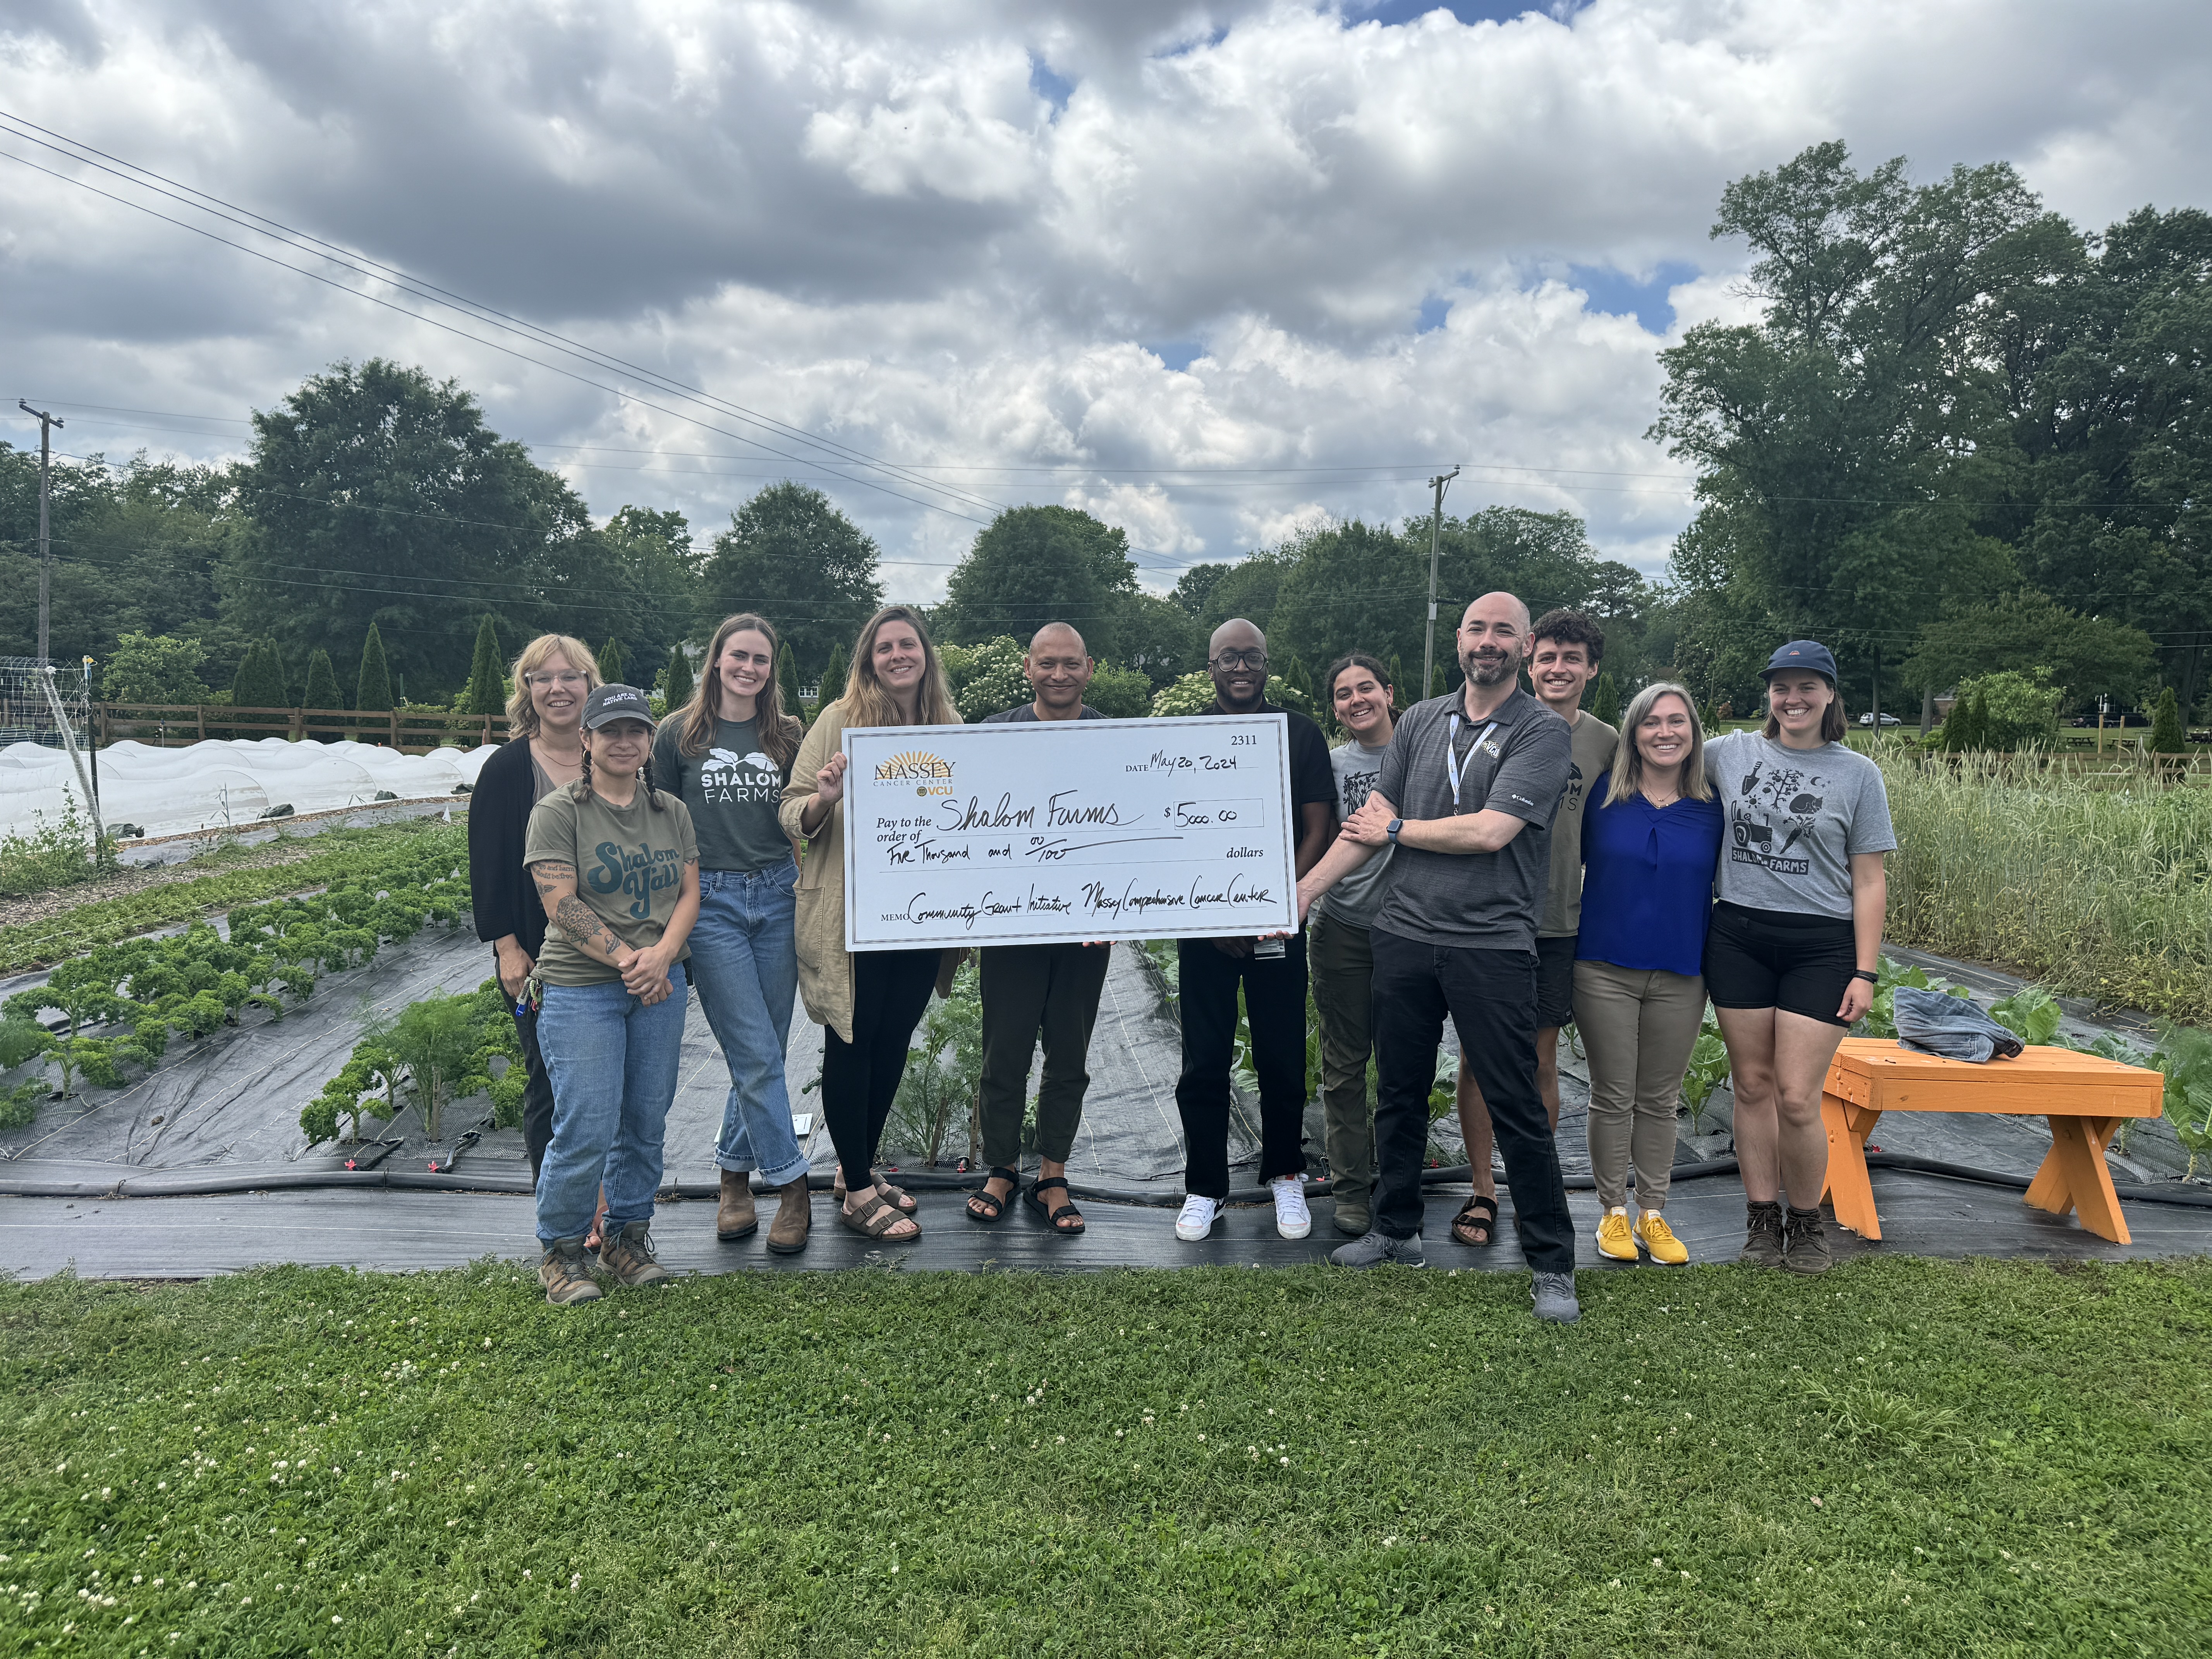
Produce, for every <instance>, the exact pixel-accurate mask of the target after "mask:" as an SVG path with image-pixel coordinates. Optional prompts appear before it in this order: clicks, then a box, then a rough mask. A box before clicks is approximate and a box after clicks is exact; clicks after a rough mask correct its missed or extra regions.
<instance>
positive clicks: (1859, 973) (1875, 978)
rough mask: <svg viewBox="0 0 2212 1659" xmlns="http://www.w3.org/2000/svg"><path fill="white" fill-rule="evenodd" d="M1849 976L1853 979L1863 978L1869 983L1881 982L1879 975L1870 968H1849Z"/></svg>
mask: <svg viewBox="0 0 2212 1659" xmlns="http://www.w3.org/2000/svg"><path fill="white" fill-rule="evenodd" d="M1851 977H1852V978H1853V979H1863V980H1864V981H1866V982H1867V983H1868V984H1869V985H1879V984H1881V975H1880V974H1877V973H1875V970H1874V969H1871V968H1854V969H1851Z"/></svg>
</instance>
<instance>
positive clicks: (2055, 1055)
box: [1820, 1037, 2166, 1244]
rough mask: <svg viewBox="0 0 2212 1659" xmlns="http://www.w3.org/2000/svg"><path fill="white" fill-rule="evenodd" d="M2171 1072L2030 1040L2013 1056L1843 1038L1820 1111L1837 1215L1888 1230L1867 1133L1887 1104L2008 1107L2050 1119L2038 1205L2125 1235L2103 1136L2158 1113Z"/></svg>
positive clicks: (2115, 1237)
mask: <svg viewBox="0 0 2212 1659" xmlns="http://www.w3.org/2000/svg"><path fill="white" fill-rule="evenodd" d="M2165 1096H2166V1079H2164V1078H2163V1077H2161V1076H2160V1075H2159V1073H2156V1072H2153V1071H2147V1070H2145V1069H2144V1068H2142V1066H2123V1065H2121V1064H2120V1063H2119V1062H2118V1060H2106V1059H2105V1058H2104V1057H2103V1056H2101V1055H2099V1054H2077V1053H2075V1051H2074V1050H2073V1049H2071V1048H2030V1049H2028V1050H2027V1051H2026V1052H2025V1053H2023V1054H2021V1055H2020V1057H2019V1058H2018V1059H2016V1060H1990V1061H1989V1062H1988V1063H1987V1064H1985V1065H1980V1066H1977V1065H1974V1064H1973V1063H1972V1062H1971V1061H1968V1060H1945V1059H1943V1058H1942V1057H1941V1056H1939V1055H1936V1054H1918V1053H1916V1052H1915V1051H1914V1050H1912V1049H1910V1048H1899V1047H1898V1045H1897V1044H1896V1042H1894V1041H1893V1040H1891V1039H1889V1038H1887V1037H1845V1038H1844V1042H1843V1046H1842V1048H1838V1050H1837V1051H1836V1058H1835V1060H1834V1062H1833V1063H1832V1065H1831V1066H1829V1067H1828V1078H1827V1082H1826V1085H1824V1086H1823V1089H1822V1092H1821V1095H1820V1116H1821V1119H1822V1121H1824V1122H1825V1123H1826V1125H1827V1129H1828V1185H1827V1189H1826V1192H1825V1193H1824V1194H1822V1196H1823V1197H1825V1198H1827V1199H1829V1200H1832V1202H1833V1204H1834V1206H1835V1210H1836V1219H1837V1220H1838V1222H1840V1223H1842V1224H1843V1225H1844V1226H1846V1227H1849V1228H1850V1230H1851V1231H1853V1232H1855V1233H1857V1234H1858V1235H1859V1237H1862V1238H1880V1237H1881V1217H1880V1216H1878V1215H1876V1214H1875V1207H1874V1188H1873V1187H1872V1186H1871V1185H1870V1184H1869V1182H1868V1180H1867V1165H1866V1143H1867V1136H1868V1135H1869V1133H1871V1132H1872V1131H1873V1129H1874V1126H1875V1124H1876V1123H1877V1122H1879V1121H1881V1115H1882V1114H1883V1113H1884V1112H2004V1113H2008V1114H2012V1115H2018V1116H2022V1117H2030V1116H2040V1117H2044V1118H2047V1119H2048V1120H2049V1121H2050V1123H2051V1151H2050V1152H2049V1153H2048V1154H2047V1155H2046V1156H2045V1158H2044V1160H2043V1167H2042V1168H2041V1169H2039V1170H2037V1171H2036V1172H2035V1179H2034V1180H2033V1182H2030V1183H2029V1185H2028V1188H2027V1201H2028V1202H2029V1203H2030V1204H2032V1205H2033V1206H2035V1207H2036V1208H2037V1209H2039V1210H2048V1211H2050V1212H2051V1213H2052V1214H2053V1215H2064V1214H2065V1213H2066V1212H2067V1211H2069V1210H2077V1211H2079V1212H2081V1225H2083V1226H2085V1227H2087V1229H2088V1230H2089V1231H2091V1232H2093V1233H2095V1234H2097V1235H2099V1236H2100V1237H2104V1238H2109V1239H2111V1240H2112V1242H2113V1243H2116V1244H2124V1243H2127V1242H2128V1224H2127V1223H2126V1221H2125V1220H2124V1219H2123V1218H2121V1215H2120V1198H2119V1194H2118V1193H2116V1192H2114V1191H2113V1190H2112V1172H2111V1171H2110V1170H2107V1169H2106V1167H2105V1146H2106V1142H2108V1141H2110V1140H2111V1139H2112V1131H2113V1130H2114V1129H2116V1128H2118V1127H2119V1122H2120V1120H2121V1119H2122V1118H2124V1117H2156V1116H2157V1115H2159V1113H2160V1110H2161V1109H2162V1108H2163V1106H2164V1103H2165Z"/></svg>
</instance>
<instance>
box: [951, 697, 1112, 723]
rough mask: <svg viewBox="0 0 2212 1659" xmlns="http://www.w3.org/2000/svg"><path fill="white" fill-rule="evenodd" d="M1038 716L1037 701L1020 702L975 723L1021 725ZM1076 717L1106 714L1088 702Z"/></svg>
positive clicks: (1084, 717) (1090, 717)
mask: <svg viewBox="0 0 2212 1659" xmlns="http://www.w3.org/2000/svg"><path fill="white" fill-rule="evenodd" d="M1036 717H1037V711H1036V703H1034V702H1018V703H1016V704H1015V705H1014V706H1013V707H1012V708H1004V709H1001V710H1000V711H999V713H997V714H986V715H984V716H983V718H982V719H981V720H977V721H976V722H975V724H976V725H978V726H1019V725H1020V724H1021V723H1022V722H1023V721H1024V720H1036ZM1075 718H1076V719H1078V720H1104V719H1105V718H1106V716H1105V715H1103V714H1100V713H1099V712H1098V711H1097V709H1096V708H1092V707H1091V705H1090V704H1089V703H1087V702H1086V703H1085V704H1084V705H1083V712H1082V713H1081V714H1078V715H1077V716H1076V717H1075Z"/></svg>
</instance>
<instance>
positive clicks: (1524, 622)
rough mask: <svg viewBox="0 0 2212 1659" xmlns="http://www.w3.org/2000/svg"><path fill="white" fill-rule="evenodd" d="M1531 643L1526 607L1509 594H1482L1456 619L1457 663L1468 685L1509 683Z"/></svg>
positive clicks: (1532, 641)
mask: <svg viewBox="0 0 2212 1659" xmlns="http://www.w3.org/2000/svg"><path fill="white" fill-rule="evenodd" d="M1534 642H1535V641H1534V640H1533V639H1532V638H1530V636H1529V629H1528V606H1527V605H1523V604H1522V603H1521V601H1520V600H1519V599H1516V598H1515V597H1514V596H1513V595H1512V594H1510V593H1486V594H1484V595H1483V596H1482V597H1481V598H1480V599H1477V600H1476V601H1475V602H1474V604H1473V605H1469V606H1468V608H1467V614H1466V615H1465V616H1464V617H1462V618H1461V619H1460V624H1459V665H1460V668H1461V670H1462V671H1463V672H1464V673H1465V674H1466V675H1467V678H1468V684H1470V685H1474V686H1480V687H1489V686H1496V685H1506V684H1511V682H1512V680H1513V678H1514V676H1515V675H1516V674H1518V673H1519V672H1520V671H1521V662H1522V659H1523V658H1525V657H1526V656H1527V655H1528V648H1529V647H1530V646H1532V645H1533V644H1534Z"/></svg>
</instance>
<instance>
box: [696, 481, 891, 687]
mask: <svg viewBox="0 0 2212 1659" xmlns="http://www.w3.org/2000/svg"><path fill="white" fill-rule="evenodd" d="M877 561H878V553H877V550H876V544H875V543H874V542H873V541H872V540H871V539H869V538H868V537H867V535H866V533H865V532H862V531H861V529H860V526H857V525H855V524H854V522H853V521H852V520H850V519H848V518H847V517H846V516H845V515H844V514H843V513H840V512H839V511H838V510H837V509H836V507H835V506H833V505H831V503H830V501H829V497H828V496H827V495H823V493H822V492H821V491H820V490H818V489H812V488H811V487H810V486H808V485H805V484H801V483H790V482H789V481H786V482H784V483H776V484H771V485H769V487H768V488H767V489H763V490H762V491H761V492H760V493H759V494H758V495H755V496H754V497H753V498H752V499H751V500H750V501H747V502H746V503H745V504H744V506H743V507H739V508H738V510H737V511H736V512H735V513H732V515H731V518H730V527H729V528H728V529H727V530H726V531H724V532H722V533H721V534H720V535H719V536H717V537H716V538H714V550H713V551H712V552H711V553H710V554H709V555H708V558H707V562H706V565H705V567H704V568H703V569H702V571H701V573H700V576H699V602H698V610H697V612H696V618H697V619H696V624H695V627H696V633H697V636H699V637H709V636H711V635H712V634H713V632H714V629H715V628H716V627H718V626H720V623H721V621H722V618H723V617H727V616H730V615H732V614H733V613H735V612H737V611H757V612H758V613H759V614H761V615H762V616H764V617H769V619H770V620H771V621H773V622H774V623H775V625H776V628H777V629H778V631H780V632H781V634H782V635H783V638H784V640H785V641H786V643H787V644H788V645H790V646H791V647H792V649H793V651H794V652H796V653H799V654H800V655H803V656H804V657H805V659H807V660H808V661H809V662H820V661H822V660H823V659H824V658H825V657H826V656H827V655H828V654H829V647H831V646H833V645H839V644H844V643H847V642H848V641H851V639H852V638H853V636H854V635H855V634H857V633H858V632H859V631H860V624H861V623H864V622H866V620H867V619H868V617H869V616H870V614H871V613H872V612H873V611H875V609H876V607H877V606H878V605H881V604H882V603H883V587H882V585H881V583H880V582H879V581H878V579H877ZM792 706H793V708H796V707H797V704H796V703H795V702H794V703H793V705H792Z"/></svg>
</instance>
